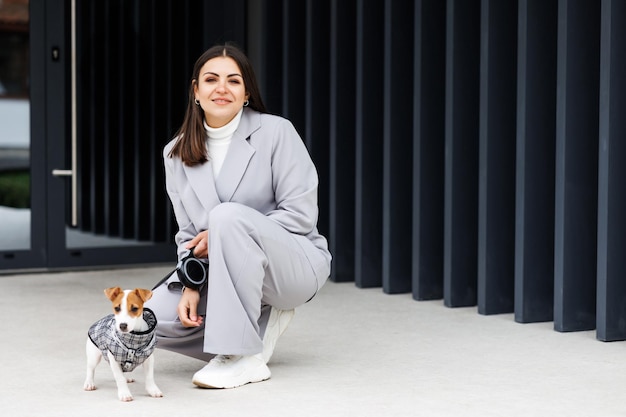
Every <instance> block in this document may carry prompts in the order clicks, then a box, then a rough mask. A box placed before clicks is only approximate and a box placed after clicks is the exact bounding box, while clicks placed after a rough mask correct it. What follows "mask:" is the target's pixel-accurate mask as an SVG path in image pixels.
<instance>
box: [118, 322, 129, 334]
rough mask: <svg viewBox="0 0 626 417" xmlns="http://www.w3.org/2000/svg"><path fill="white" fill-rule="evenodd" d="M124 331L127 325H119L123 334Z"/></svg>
mask: <svg viewBox="0 0 626 417" xmlns="http://www.w3.org/2000/svg"><path fill="white" fill-rule="evenodd" d="M126 329H128V324H126V323H120V330H121V331H123V332H125V331H126Z"/></svg>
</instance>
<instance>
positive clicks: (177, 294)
mask: <svg viewBox="0 0 626 417" xmlns="http://www.w3.org/2000/svg"><path fill="white" fill-rule="evenodd" d="M163 156H164V162H165V173H166V186H167V192H168V195H169V198H170V200H171V203H172V206H173V208H174V214H175V216H176V220H177V223H178V227H179V230H178V232H177V233H176V236H175V241H176V245H177V247H178V257H179V260H182V259H186V257H187V256H188V254H189V251H190V250H191V253H192V254H193V256H194V257H196V258H199V259H201V260H202V261H204V262H208V278H207V280H206V283H205V284H203V285H201V286H199V288H192V287H194V285H191V286H185V287H182V285H181V284H179V282H180V281H181V277H180V276H179V275H178V274H173V275H172V276H170V277H169V278H168V279H167V281H166V282H165V283H164V284H162V285H160V286H159V287H158V288H156V289H155V290H154V295H153V298H152V300H150V302H149V307H150V308H151V309H152V310H153V311H154V312H155V314H156V315H157V318H158V321H159V324H158V328H157V335H158V347H160V348H164V349H168V350H172V351H176V352H180V353H182V354H185V355H189V356H192V357H195V358H199V359H203V360H207V361H209V363H208V364H207V365H206V366H205V367H204V368H202V369H201V370H199V371H198V372H196V373H195V375H194V376H193V379H192V381H193V383H194V384H196V385H198V386H200V387H205V388H233V387H237V386H241V385H244V384H247V383H250V382H258V381H263V380H266V379H268V378H269V377H270V375H271V373H270V370H269V368H268V367H267V362H268V361H269V359H270V357H271V355H272V352H273V350H274V345H275V344H276V340H277V339H278V337H279V336H280V334H281V333H282V332H283V331H284V330H285V327H286V326H287V324H288V322H289V320H290V319H291V317H292V316H293V312H294V310H293V309H294V308H295V307H297V306H299V305H302V304H304V303H305V302H307V301H308V300H310V299H311V298H312V297H313V296H314V295H315V294H316V292H317V291H318V290H319V288H320V287H321V286H322V285H323V284H324V282H325V281H326V279H327V278H328V276H329V275H330V264H331V255H330V253H329V251H328V244H327V241H326V239H325V238H324V237H323V236H322V235H320V234H319V232H318V230H317V217H318V206H317V187H318V176H317V171H316V169H315V166H314V165H313V162H312V161H311V158H310V156H309V154H308V152H307V150H306V148H305V146H304V144H303V142H302V139H301V138H300V136H299V135H298V133H297V132H296V130H295V129H294V127H293V125H292V124H291V123H290V122H289V121H288V120H286V119H284V118H281V117H278V116H273V115H269V114H267V113H266V110H265V106H264V105H263V101H262V99H261V96H260V93H259V89H258V86H257V82H256V78H255V75H254V71H253V69H252V67H251V65H250V63H249V61H248V59H247V57H246V56H245V54H244V53H243V52H241V51H240V50H239V49H237V48H236V47H235V46H233V45H231V44H226V45H220V46H215V47H213V48H211V49H209V50H207V51H206V52H205V53H204V54H202V56H200V58H199V59H198V60H197V61H196V64H195V65H194V69H193V75H192V80H191V86H190V90H189V100H188V104H187V111H186V114H185V118H184V121H183V124H182V126H181V128H180V129H179V130H178V132H177V133H176V136H175V138H174V139H173V140H172V141H171V142H170V143H169V144H168V145H167V146H166V147H165V150H164V153H163ZM184 276H185V275H184V274H183V275H182V277H183V278H184ZM183 282H185V280H184V279H183ZM181 287H182V292H181Z"/></svg>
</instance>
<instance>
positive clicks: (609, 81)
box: [597, 0, 626, 341]
mask: <svg viewBox="0 0 626 417" xmlns="http://www.w3.org/2000/svg"><path fill="white" fill-rule="evenodd" d="M601 22H602V23H601V27H602V34H601V43H600V44H601V52H600V55H601V60H600V119H599V120H600V147H599V152H600V157H599V180H598V187H599V190H598V196H599V204H598V298H597V328H598V338H599V339H600V340H605V341H612V340H624V339H626V320H625V317H626V297H625V296H624V295H625V294H626V280H624V276H626V256H624V247H625V246H626V245H625V244H626V242H625V240H626V216H624V213H626V190H624V178H626V164H624V161H625V160H626V142H625V141H624V139H625V138H626V122H625V120H626V118H625V117H624V115H625V114H626V77H625V74H626V25H624V22H626V3H624V2H623V1H619V0H618V1H616V0H607V1H604V2H603V3H602V18H601Z"/></svg>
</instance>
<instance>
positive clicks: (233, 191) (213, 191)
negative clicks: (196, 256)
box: [163, 108, 331, 278]
mask: <svg viewBox="0 0 626 417" xmlns="http://www.w3.org/2000/svg"><path fill="white" fill-rule="evenodd" d="M175 141H176V139H173V140H172V141H171V142H170V143H168V144H167V145H166V146H165V149H164V151H163V157H164V162H165V178H166V187H167V193H168V194H169V198H170V201H171V202H172V206H173V208H174V214H175V216H176V221H177V222H178V228H179V231H178V233H176V236H175V241H176V245H177V246H178V256H179V258H181V256H182V254H183V253H184V252H186V249H185V247H184V245H185V243H186V242H188V241H189V240H191V239H192V238H193V237H195V236H196V235H197V234H198V233H199V232H201V231H204V230H207V228H208V224H209V221H208V219H209V213H210V211H211V210H212V209H213V208H214V207H215V206H217V205H219V204H220V203H223V202H236V203H240V204H243V205H246V206H248V207H251V208H254V209H256V210H258V211H259V212H261V213H263V214H265V215H266V216H268V217H269V218H270V219H272V220H274V221H275V222H276V223H278V224H280V225H281V226H282V227H284V228H285V229H286V230H288V231H289V232H291V233H292V234H293V235H294V237H295V238H296V239H297V240H299V241H300V244H301V246H302V247H303V248H304V250H305V252H306V253H307V257H308V258H309V260H310V261H311V265H312V267H313V268H314V269H315V270H316V272H317V273H320V272H322V271H327V272H329V271H330V262H331V255H330V252H329V251H328V243H327V241H326V238H325V237H324V236H322V235H321V234H320V233H319V232H318V230H317V219H318V213H319V209H318V205H317V187H318V175H317V170H316V168H315V166H314V164H313V161H312V160H311V157H310V155H309V153H308V151H307V149H306V147H305V146H304V143H303V141H302V139H301V138H300V135H298V132H296V129H295V128H294V127H293V125H292V124H291V122H289V121H288V120H287V119H284V118H282V117H279V116H274V115H270V114H265V113H259V112H257V111H254V110H252V109H249V108H244V111H243V114H242V116H241V121H240V123H239V127H238V128H237V130H236V131H235V133H234V134H233V138H232V141H231V144H230V147H229V149H228V153H227V154H226V159H225V160H224V164H223V166H222V169H221V171H220V173H219V175H218V177H217V180H216V179H215V178H214V177H213V168H212V166H211V161H210V156H209V162H207V163H205V164H202V165H197V166H194V167H189V166H186V165H184V164H183V163H182V161H181V160H180V158H170V157H169V156H168V154H169V152H170V150H171V149H172V147H173V146H174V143H175ZM303 239H304V240H305V241H303ZM309 242H310V243H309ZM327 276H328V275H326V277H327ZM326 277H325V278H326Z"/></svg>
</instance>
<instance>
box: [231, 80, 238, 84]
mask: <svg viewBox="0 0 626 417" xmlns="http://www.w3.org/2000/svg"><path fill="white" fill-rule="evenodd" d="M230 83H231V84H239V80H230Z"/></svg>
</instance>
